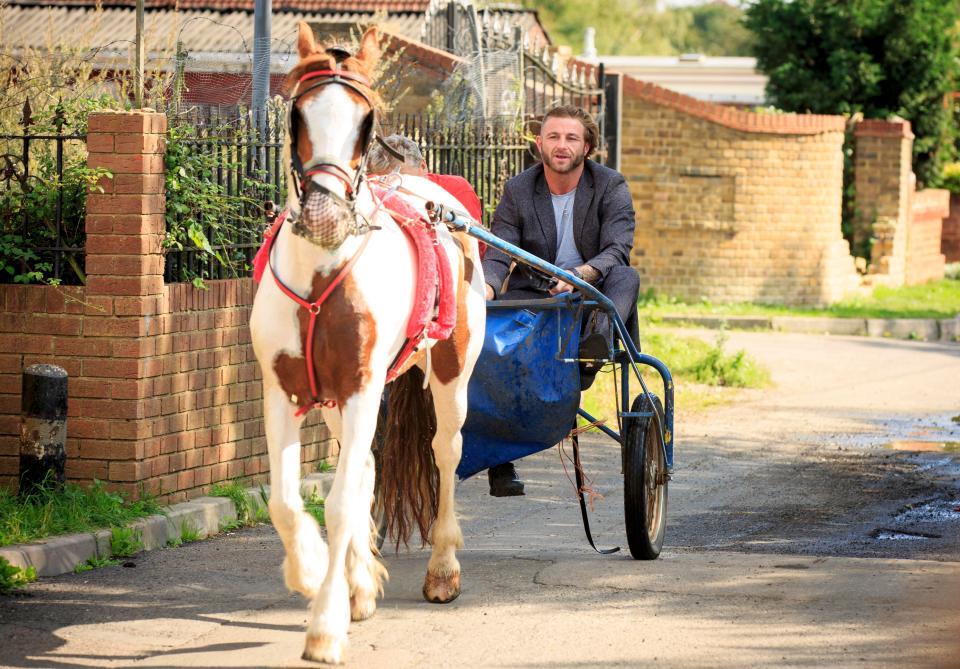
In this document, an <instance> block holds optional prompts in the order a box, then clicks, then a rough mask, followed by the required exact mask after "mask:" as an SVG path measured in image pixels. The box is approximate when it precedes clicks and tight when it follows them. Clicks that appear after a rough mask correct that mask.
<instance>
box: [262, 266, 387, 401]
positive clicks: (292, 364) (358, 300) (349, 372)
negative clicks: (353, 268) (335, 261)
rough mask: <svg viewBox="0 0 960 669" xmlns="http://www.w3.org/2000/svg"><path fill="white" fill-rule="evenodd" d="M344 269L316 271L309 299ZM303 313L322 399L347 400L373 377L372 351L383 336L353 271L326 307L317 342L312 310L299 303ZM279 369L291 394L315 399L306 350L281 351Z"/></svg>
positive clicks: (276, 368) (303, 332)
mask: <svg viewBox="0 0 960 669" xmlns="http://www.w3.org/2000/svg"><path fill="white" fill-rule="evenodd" d="M338 273H339V270H337V271H335V272H332V273H331V274H327V275H322V274H316V275H314V277H313V287H312V288H311V291H310V295H309V297H308V298H307V300H308V301H310V302H313V301H314V300H316V299H317V298H318V297H320V295H321V294H322V293H323V291H324V290H325V289H326V287H327V286H328V285H329V284H330V282H331V281H333V279H334V278H335V277H336V275H337V274H338ZM297 319H298V320H299V322H300V341H301V342H302V343H303V346H304V350H306V346H308V345H310V346H313V362H314V367H315V370H316V379H317V392H318V393H319V394H320V397H319V399H322V400H329V399H332V400H336V401H337V403H338V404H339V405H341V406H342V405H343V403H344V402H346V401H347V399H349V398H350V397H353V396H354V395H356V394H357V392H358V391H359V390H360V389H361V388H363V387H364V386H365V385H366V384H367V383H368V382H369V380H370V374H371V372H370V354H371V352H372V351H373V347H374V345H375V344H376V342H377V328H376V324H375V322H374V320H373V316H372V315H371V314H370V310H369V309H368V308H367V305H366V303H365V302H364V300H363V297H362V296H361V294H360V291H359V290H358V289H357V286H356V282H355V281H354V280H353V277H351V276H349V275H348V276H347V277H346V278H345V279H344V280H343V283H342V284H340V286H338V287H337V288H335V289H334V290H333V292H332V293H330V296H329V297H328V298H327V300H326V301H325V302H324V303H323V306H321V307H320V315H319V316H318V317H317V324H316V327H315V330H314V338H313V342H307V341H306V340H307V331H308V328H309V326H310V312H308V311H307V310H306V309H302V308H301V309H298V310H297ZM273 371H274V372H275V373H276V374H277V377H278V378H279V379H280V387H281V388H283V391H284V392H285V393H286V394H287V395H288V396H296V397H297V404H299V405H300V406H301V407H302V406H308V405H309V404H310V400H311V396H310V379H309V377H308V375H307V363H306V357H305V356H291V355H289V354H287V353H280V354H278V355H277V357H276V358H275V359H274V361H273Z"/></svg>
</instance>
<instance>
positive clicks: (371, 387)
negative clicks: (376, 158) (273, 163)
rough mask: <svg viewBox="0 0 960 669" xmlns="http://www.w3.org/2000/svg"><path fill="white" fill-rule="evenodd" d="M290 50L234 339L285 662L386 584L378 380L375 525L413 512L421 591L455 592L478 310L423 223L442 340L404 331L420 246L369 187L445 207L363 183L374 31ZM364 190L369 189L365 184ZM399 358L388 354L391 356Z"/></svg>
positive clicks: (426, 195) (472, 266)
mask: <svg viewBox="0 0 960 669" xmlns="http://www.w3.org/2000/svg"><path fill="white" fill-rule="evenodd" d="M298 51H299V56H300V59H299V62H298V63H297V65H296V66H295V67H294V69H293V70H292V71H291V73H290V75H289V77H288V84H290V85H291V87H292V94H291V102H290V110H289V115H288V124H287V139H286V147H287V148H286V155H285V161H286V164H287V166H288V170H287V175H286V178H287V185H288V189H287V192H288V197H287V203H286V207H287V218H286V219H285V220H284V222H283V224H282V225H281V226H280V227H279V229H278V230H277V231H276V233H275V234H274V235H273V237H272V238H271V241H270V244H269V245H268V246H267V247H266V252H267V253H268V254H269V264H268V266H267V269H266V270H265V271H264V273H263V276H262V278H261V280H260V285H259V288H258V290H257V295H256V298H255V300H254V304H253V311H252V315H251V320H250V331H251V335H252V341H253V348H254V351H255V353H256V357H257V360H258V362H259V364H260V368H261V371H262V376H263V403H264V405H263V413H264V423H265V426H266V436H267V445H268V450H269V456H270V504H269V508H270V517H271V518H272V520H273V524H274V527H276V529H277V533H278V534H279V535H280V538H281V540H282V541H283V545H284V549H285V551H286V558H285V560H284V562H283V575H284V580H285V582H286V585H287V587H288V588H290V589H291V590H295V591H297V592H300V593H303V594H304V595H305V596H306V597H308V598H310V600H312V604H311V614H310V619H309V623H308V628H307V639H306V647H305V650H304V653H303V656H304V658H306V659H309V660H315V661H321V662H328V663H331V664H338V663H340V662H342V661H343V660H344V654H345V650H346V648H347V630H348V627H349V624H350V621H351V620H363V619H365V618H369V617H370V616H371V615H372V614H373V613H374V611H375V609H376V598H377V596H378V595H382V593H383V585H382V584H383V581H384V580H385V579H386V577H387V572H386V568H385V567H384V566H383V565H382V563H381V562H380V560H379V554H378V553H377V551H376V548H375V544H373V543H372V542H373V540H374V539H375V538H376V534H375V533H376V530H374V529H372V527H373V525H372V521H371V504H372V502H373V494H374V484H375V466H374V456H373V454H372V450H371V443H372V441H373V439H374V436H375V432H376V425H377V415H378V410H379V407H380V401H381V396H382V394H383V392H384V388H385V385H386V384H387V382H388V381H391V380H392V379H393V378H395V380H392V382H391V383H390V385H389V386H387V387H388V390H389V392H388V393H387V396H388V397H389V409H390V413H389V416H390V418H389V425H388V428H387V439H386V444H385V446H384V452H383V467H382V477H383V478H382V482H383V489H384V499H385V500H386V505H387V519H388V524H389V525H390V527H391V529H392V530H393V531H394V535H395V536H396V537H397V541H398V545H399V542H400V541H401V540H403V541H404V542H406V540H407V539H408V538H409V535H410V532H411V530H412V527H413V523H414V522H416V523H417V525H418V526H419V531H420V534H421V536H422V537H423V538H424V540H426V541H428V542H429V543H430V544H431V545H432V553H431V556H430V560H429V562H428V564H427V573H426V577H425V580H424V585H423V594H424V597H425V598H426V599H427V600H429V601H432V602H449V601H451V600H453V599H454V598H456V597H457V595H458V594H459V592H460V564H459V562H458V561H457V558H456V549H457V548H459V547H461V546H462V542H463V540H462V535H461V532H460V526H459V524H458V522H457V519H456V516H455V513H454V476H455V470H456V468H457V464H458V463H459V460H460V452H461V444H462V438H461V434H460V428H461V426H462V425H463V422H464V420H465V418H466V412H467V381H468V379H469V377H470V374H471V372H472V370H473V366H474V364H475V362H476V359H477V356H478V355H479V353H480V347H481V344H482V340H483V336H484V323H485V316H484V310H485V302H484V291H483V276H482V270H481V267H480V255H479V252H478V248H477V244H476V241H475V240H473V239H472V238H469V237H466V236H460V235H455V234H451V233H450V232H449V231H447V230H446V229H445V228H443V227H442V226H441V229H437V230H435V231H433V232H432V233H431V235H434V236H435V239H436V243H437V244H439V245H440V246H442V247H443V249H444V250H445V251H446V262H447V263H448V264H449V273H448V274H447V276H448V277H450V278H451V279H452V281H450V282H451V283H452V285H451V286H448V288H450V289H452V290H453V291H454V298H453V299H454V300H455V305H456V316H455V320H452V321H451V324H450V325H451V327H452V334H450V336H449V337H448V338H445V339H441V338H440V336H439V335H437V336H436V339H431V338H430V337H425V338H411V337H410V336H409V325H408V321H410V320H411V313H412V311H413V310H414V307H415V304H414V302H415V298H416V296H417V295H422V294H423V293H422V291H421V292H418V291H417V280H418V278H417V276H418V275H417V272H418V262H419V263H420V264H421V266H422V263H423V253H421V254H420V255H419V256H418V253H417V250H416V249H417V247H416V246H415V244H413V243H412V241H411V238H410V236H409V235H408V234H407V233H405V232H404V231H403V229H402V226H401V222H398V221H395V220H394V218H393V217H392V216H391V215H389V214H388V213H387V210H388V209H390V208H391V207H390V206H389V200H388V196H389V195H390V193H386V194H385V192H384V190H385V189H390V188H393V190H394V192H395V191H396V190H397V189H396V188H395V186H401V188H400V190H401V191H403V192H405V193H408V194H409V201H410V202H411V203H412V204H413V206H414V207H415V208H416V209H417V211H418V212H419V213H420V214H421V215H424V216H425V208H424V205H425V203H426V202H427V201H433V202H437V203H441V204H445V205H447V206H450V207H453V208H456V209H461V208H462V207H460V205H459V204H458V203H457V201H456V200H454V199H452V198H451V196H450V195H449V194H448V193H447V192H446V191H444V190H443V189H441V188H439V187H438V186H436V185H435V184H433V183H432V182H431V181H429V180H427V179H423V178H419V177H412V176H402V177H401V176H399V175H396V174H394V175H390V176H388V177H385V178H383V179H381V180H380V181H378V182H377V181H374V180H373V179H372V178H368V177H367V176H366V175H365V169H364V165H365V155H366V151H367V149H368V148H369V144H370V142H371V137H372V136H373V134H374V133H375V132H376V114H377V109H378V103H379V97H378V95H377V93H376V91H375V90H374V89H373V88H372V87H371V84H370V77H371V75H372V72H373V70H374V67H375V66H376V64H377V61H378V60H379V57H380V50H379V47H378V44H377V36H376V33H375V31H373V30H369V31H367V32H366V34H365V35H364V36H363V38H362V40H361V44H360V49H359V52H358V53H357V54H356V55H350V54H348V53H346V52H344V51H342V50H339V49H333V48H331V49H325V48H324V47H323V46H320V45H318V44H316V42H315V41H314V36H313V33H312V31H311V29H310V28H309V27H308V26H307V25H306V24H305V23H301V24H300V32H299V37H298ZM401 179H402V184H400V183H398V181H399V180H401ZM378 183H379V184H385V185H384V186H383V187H381V188H380V189H379V190H378V189H377V187H376V185H377V184H378ZM408 220H410V219H408ZM421 226H422V227H423V228H424V229H428V230H429V229H430V228H429V227H428V226H426V224H425V223H421ZM438 255H439V254H438ZM438 262H439V261H438ZM435 271H436V270H435ZM441 274H442V272H441ZM448 280H450V279H448ZM434 294H435V291H434V292H433V293H431V299H430V311H431V312H433V311H434V303H433V302H434V300H433V295H434ZM414 344H416V346H414ZM410 350H412V354H411V355H410V356H409V357H407V358H406V361H405V362H403V363H402V364H400V363H399V362H398V360H399V359H401V358H403V357H404V356H403V355H401V353H403V352H407V351H410ZM311 409H316V410H319V411H321V412H322V415H323V420H324V421H325V422H326V424H327V426H328V427H329V429H330V431H331V433H332V434H333V436H334V437H335V438H336V439H337V440H338V441H339V443H340V455H339V461H338V465H337V472H336V478H335V481H334V483H333V487H332V489H331V490H330V491H329V493H328V494H327V497H326V527H327V540H328V542H329V549H328V547H327V545H326V544H325V543H324V540H323V537H322V536H321V534H320V529H319V527H318V526H317V523H316V522H315V521H314V519H313V517H312V516H311V515H310V514H308V513H306V512H305V511H304V505H303V501H302V498H301V490H300V468H301V444H300V437H299V430H300V425H301V423H302V421H303V415H304V413H305V412H307V411H309V410H311Z"/></svg>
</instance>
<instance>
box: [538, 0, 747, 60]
mask: <svg viewBox="0 0 960 669" xmlns="http://www.w3.org/2000/svg"><path fill="white" fill-rule="evenodd" d="M524 5H525V6H527V7H530V8H531V9H536V10H537V13H538V15H539V16H540V20H541V21H543V24H544V26H546V28H547V31H548V32H549V33H550V36H551V38H552V39H553V41H554V43H556V44H568V45H570V46H571V47H573V50H574V52H578V51H579V50H580V48H581V45H582V44H583V32H584V29H585V28H587V27H588V26H592V27H593V28H596V31H597V37H596V41H597V51H598V52H599V53H600V54H601V55H605V56H618V55H623V56H628V55H678V54H681V53H694V52H695V53H704V54H709V55H716V56H746V55H749V54H750V40H751V39H752V36H751V35H750V33H749V32H748V31H747V30H746V28H744V27H743V25H742V23H741V19H742V16H743V11H742V10H741V9H740V8H739V7H734V6H732V5H729V4H727V3H726V2H720V1H715V2H707V3H704V4H702V5H697V6H693V7H676V8H671V9H667V10H664V11H657V2H656V0H524Z"/></svg>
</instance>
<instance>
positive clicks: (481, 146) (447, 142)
mask: <svg viewBox="0 0 960 669" xmlns="http://www.w3.org/2000/svg"><path fill="white" fill-rule="evenodd" d="M383 127H384V132H385V133H392V132H396V133H400V134H402V135H406V136H407V137H409V138H411V139H413V140H414V141H415V142H417V144H418V145H419V146H420V150H421V151H422V153H423V157H424V159H425V160H426V161H427V168H428V169H429V170H430V171H431V172H433V173H436V174H455V175H457V176H461V177H463V178H464V179H466V180H467V181H469V182H470V185H472V186H473V188H474V190H475V191H476V192H477V195H478V196H479V197H480V202H481V203H482V204H483V207H484V222H487V223H489V219H490V216H491V215H492V213H491V212H492V209H493V208H494V207H495V206H496V204H497V202H499V201H500V196H501V195H502V194H503V187H504V185H505V184H506V182H507V179H509V178H510V177H512V176H514V175H517V174H519V173H520V172H522V171H523V170H524V168H525V167H527V166H528V165H529V164H530V163H531V161H532V160H533V154H532V153H531V149H530V147H531V144H530V142H529V141H528V139H527V137H525V136H524V135H523V133H522V131H521V130H520V129H518V128H517V127H516V125H515V124H512V123H496V122H485V123H465V124H461V125H448V124H443V123H440V122H438V121H437V120H436V119H434V118H431V117H430V116H428V115H425V114H405V115H398V116H395V117H391V118H388V119H386V120H385V121H384V123H383Z"/></svg>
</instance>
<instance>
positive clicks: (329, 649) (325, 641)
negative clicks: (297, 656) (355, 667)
mask: <svg viewBox="0 0 960 669" xmlns="http://www.w3.org/2000/svg"><path fill="white" fill-rule="evenodd" d="M346 650H347V641H346V639H337V638H335V637H332V636H328V635H326V634H320V635H317V636H311V635H309V634H308V635H307V645H306V646H305V647H304V649H303V659H304V660H310V661H311V662H323V663H325V664H343V660H344V653H345V651H346Z"/></svg>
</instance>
